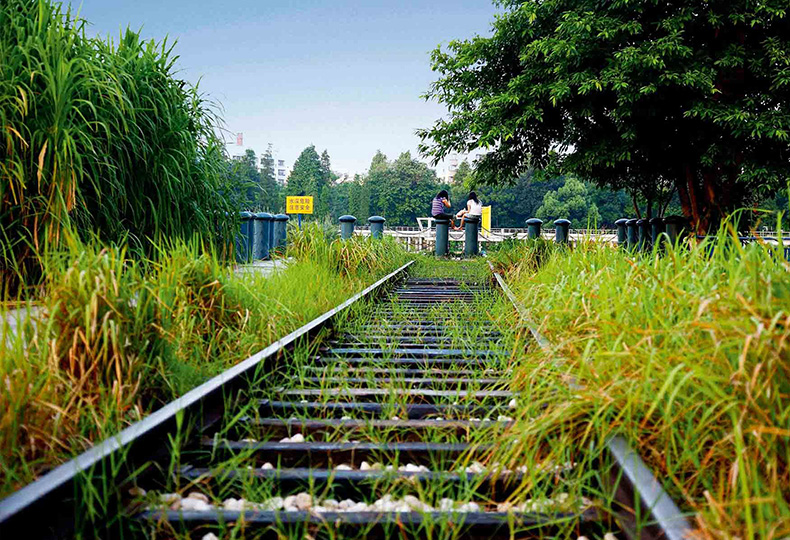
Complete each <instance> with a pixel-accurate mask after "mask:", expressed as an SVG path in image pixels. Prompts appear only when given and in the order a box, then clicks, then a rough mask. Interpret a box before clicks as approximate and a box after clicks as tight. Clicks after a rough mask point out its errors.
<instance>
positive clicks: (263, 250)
mask: <svg viewBox="0 0 790 540" xmlns="http://www.w3.org/2000/svg"><path fill="white" fill-rule="evenodd" d="M272 219H274V218H273V216H272V215H271V214H269V213H268V212H258V213H257V214H255V226H256V231H255V232H256V235H255V247H256V250H257V252H256V255H255V258H256V259H268V258H269V236H270V235H271V232H270V230H271V228H272Z"/></svg>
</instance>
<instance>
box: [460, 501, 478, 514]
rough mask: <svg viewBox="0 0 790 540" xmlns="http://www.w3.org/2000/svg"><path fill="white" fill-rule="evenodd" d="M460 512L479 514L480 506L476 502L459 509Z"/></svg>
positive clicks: (463, 505)
mask: <svg viewBox="0 0 790 540" xmlns="http://www.w3.org/2000/svg"><path fill="white" fill-rule="evenodd" d="M458 511H459V512H479V511H480V505H479V504H477V503H476V502H468V503H465V504H462V505H461V506H459V507H458Z"/></svg>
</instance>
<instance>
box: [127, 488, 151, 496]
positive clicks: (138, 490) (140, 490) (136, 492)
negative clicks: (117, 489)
mask: <svg viewBox="0 0 790 540" xmlns="http://www.w3.org/2000/svg"><path fill="white" fill-rule="evenodd" d="M146 493H147V492H146V491H145V490H144V489H143V488H141V487H133V488H131V489H130V490H129V495H131V496H132V497H145V494H146Z"/></svg>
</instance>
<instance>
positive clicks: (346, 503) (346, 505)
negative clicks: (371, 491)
mask: <svg viewBox="0 0 790 540" xmlns="http://www.w3.org/2000/svg"><path fill="white" fill-rule="evenodd" d="M355 504H356V503H355V502H354V501H352V500H351V499H345V500H342V501H340V504H338V505H337V507H338V508H339V509H340V510H348V509H349V508H351V507H352V506H354V505H355Z"/></svg>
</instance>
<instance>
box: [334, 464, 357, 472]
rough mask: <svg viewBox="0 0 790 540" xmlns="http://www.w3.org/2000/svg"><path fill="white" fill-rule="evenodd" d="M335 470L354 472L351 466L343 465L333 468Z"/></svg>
mask: <svg viewBox="0 0 790 540" xmlns="http://www.w3.org/2000/svg"><path fill="white" fill-rule="evenodd" d="M335 470H336V471H352V470H354V467H352V466H351V465H346V464H345V463H343V464H341V465H338V466H337V467H335Z"/></svg>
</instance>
